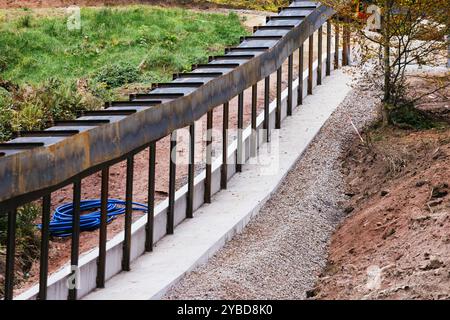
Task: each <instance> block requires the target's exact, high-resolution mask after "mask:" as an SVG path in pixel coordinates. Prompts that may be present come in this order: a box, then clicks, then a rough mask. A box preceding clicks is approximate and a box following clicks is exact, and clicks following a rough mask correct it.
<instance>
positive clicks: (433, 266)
mask: <svg viewBox="0 0 450 320" xmlns="http://www.w3.org/2000/svg"><path fill="white" fill-rule="evenodd" d="M443 266H444V263H443V262H442V261H440V260H438V259H433V260H431V261H430V262H429V263H428V264H427V265H426V266H425V267H423V268H422V270H425V271H427V270H436V269H439V268H441V267H443Z"/></svg>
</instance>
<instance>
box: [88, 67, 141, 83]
mask: <svg viewBox="0 0 450 320" xmlns="http://www.w3.org/2000/svg"><path fill="white" fill-rule="evenodd" d="M139 76H140V72H139V68H138V67H137V66H135V65H132V64H131V63H128V62H119V63H115V64H111V65H107V66H105V67H103V68H101V69H100V70H99V71H97V72H96V74H95V75H94V77H93V79H94V81H95V82H98V83H105V84H106V85H107V86H108V87H109V88H118V87H120V86H123V85H124V84H127V83H132V82H136V81H138V79H139Z"/></svg>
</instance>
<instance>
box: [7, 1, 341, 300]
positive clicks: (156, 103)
mask: <svg viewBox="0 0 450 320" xmlns="http://www.w3.org/2000/svg"><path fill="white" fill-rule="evenodd" d="M333 15H334V11H333V10H332V9H331V8H328V7H325V6H323V5H320V4H319V3H316V2H312V1H291V4H290V6H289V7H285V8H280V10H279V13H278V15H276V16H270V17H267V23H266V25H264V26H260V27H255V29H254V34H253V35H252V36H247V37H243V38H241V44H240V45H239V46H237V47H233V48H228V49H226V51H225V54H224V55H222V56H216V57H211V58H210V59H209V60H210V61H209V63H208V64H199V65H194V66H193V68H192V71H191V72H188V73H182V74H176V75H174V80H173V81H172V82H170V83H161V84H156V85H154V86H153V87H152V89H151V90H150V91H149V92H145V93H139V94H133V95H131V96H130V99H129V101H118V102H108V103H106V105H105V109H104V110H101V111H89V112H85V113H84V114H83V115H82V117H79V118H77V119H76V120H71V121H57V122H56V123H54V126H52V127H50V128H48V129H47V130H44V131H34V132H22V133H20V135H19V137H18V138H16V139H14V140H12V141H10V142H7V143H4V144H0V214H5V215H7V218H8V230H7V251H6V252H7V254H6V274H5V291H4V292H5V299H12V298H13V297H14V290H13V289H14V255H15V230H16V216H17V210H18V208H19V207H20V206H22V205H24V204H26V203H29V202H32V201H37V200H39V199H42V204H43V205H42V226H43V227H42V231H41V232H42V238H41V256H40V278H39V279H40V281H39V295H38V298H39V299H46V298H47V278H48V250H49V221H50V215H51V213H50V208H51V194H52V192H54V191H56V190H58V189H60V188H62V187H65V186H67V185H73V203H74V219H73V231H72V246H71V265H73V266H74V265H75V266H76V265H78V258H79V238H80V230H79V219H80V214H81V212H80V201H81V194H82V193H81V181H82V179H83V178H85V177H87V176H89V175H92V174H93V173H96V172H101V177H102V180H101V181H102V183H101V202H102V209H101V212H102V219H101V227H100V237H99V256H98V268H97V287H98V288H102V287H104V285H105V267H106V239H107V237H106V234H107V226H106V223H107V222H106V221H107V219H106V210H107V209H106V202H107V199H108V191H109V168H110V167H111V166H112V165H114V164H116V163H118V162H121V161H126V163H127V166H126V168H127V171H126V172H127V174H126V194H125V199H126V203H127V205H126V213H125V240H124V242H123V260H122V269H123V270H124V271H126V270H130V248H131V224H132V220H131V213H132V206H131V203H132V189H133V163H134V156H135V155H136V154H137V153H138V152H141V151H143V150H145V149H148V152H149V163H148V165H149V176H148V202H149V211H148V220H147V225H146V240H145V250H146V251H152V249H153V218H154V206H153V202H154V198H155V163H156V160H155V159H156V141H158V140H160V139H162V138H164V137H166V136H168V135H169V136H170V137H171V143H170V152H171V154H175V152H173V151H175V150H176V148H177V142H176V130H177V129H181V128H185V127H189V129H190V132H191V138H190V142H189V144H190V157H189V158H190V164H189V169H188V183H187V184H188V190H189V191H188V197H187V199H188V200H187V206H186V217H187V218H192V217H193V198H194V195H193V188H194V146H195V140H194V135H193V134H192V133H193V132H194V130H195V127H194V126H195V121H196V120H198V119H200V118H201V117H202V116H204V115H207V126H208V129H211V128H212V127H213V112H214V108H215V107H216V106H219V105H223V106H224V107H223V155H222V159H223V166H222V169H221V188H226V187H227V178H228V174H227V158H228V157H227V146H228V141H229V137H228V133H227V129H228V128H229V124H228V122H229V101H230V100H231V99H232V98H234V97H236V96H238V129H242V128H243V108H244V105H243V101H244V100H243V98H244V90H246V89H247V88H250V87H252V121H251V123H252V127H256V116H257V115H256V110H257V108H256V103H257V83H258V82H259V81H261V80H263V79H265V94H264V97H265V98H264V99H265V101H264V115H265V120H264V128H265V129H267V132H268V134H267V136H266V140H267V141H269V140H270V130H269V129H270V125H269V122H268V118H269V116H268V115H269V102H270V101H269V86H270V75H271V74H272V73H274V72H276V74H277V110H276V124H275V127H276V128H280V127H281V121H280V119H281V81H282V65H283V62H285V61H286V59H287V60H288V68H289V70H288V88H289V96H288V115H291V114H292V106H293V101H292V90H293V89H292V82H293V54H294V52H295V51H296V50H298V49H300V54H299V59H300V61H299V68H300V69H299V71H300V74H301V75H302V74H303V65H304V61H303V60H304V54H303V51H304V42H305V41H306V40H307V39H309V40H310V42H309V57H310V58H309V62H308V65H309V80H308V93H312V87H313V83H312V81H313V74H312V61H313V60H312V56H313V50H314V48H313V43H314V42H313V35H314V32H315V31H317V30H320V31H321V30H322V25H324V24H325V23H326V24H327V31H328V33H327V41H326V43H327V65H326V66H327V68H326V74H327V75H328V74H329V73H330V68H331V67H330V64H331V32H330V31H331V21H330V20H331V18H332V16H333ZM336 30H337V31H338V32H339V29H338V28H336ZM336 39H338V33H336ZM343 39H344V40H345V41H347V39H348V34H347V33H346V34H345V36H344V37H343ZM321 43H322V33H321V32H320V33H319V46H320V47H319V48H318V50H319V53H320V54H321V50H322V47H321ZM336 46H337V47H336V48H338V43H337V44H336ZM347 47H348V41H347V42H346V43H344V48H345V49H344V51H345V52H348V48H347ZM320 57H321V55H320ZM320 57H319V61H320ZM345 61H348V59H346V60H345ZM336 63H337V64H338V59H335V68H336V67H338V65H336ZM318 73H319V74H318V75H319V77H318V79H319V84H320V79H321V76H322V70H321V65H320V67H319V68H318ZM302 82H303V81H301V83H300V84H299V89H298V90H299V92H303V87H302V86H303V83H302ZM301 103H302V94H299V95H298V101H297V104H301ZM239 132H240V133H241V134H239ZM237 140H238V152H237V153H238V158H239V156H240V154H241V153H242V130H239V131H238V138H237ZM211 142H212V140H211V137H210V136H208V138H207V149H206V152H207V159H209V160H211ZM210 163H211V162H210V161H209V165H207V167H206V180H205V195H204V202H210V201H211V165H210ZM242 165H243V164H242V162H239V161H238V162H237V166H236V171H237V172H239V171H241V170H242ZM176 169H177V167H176V162H174V161H171V162H170V173H169V176H170V178H169V195H168V197H169V206H168V213H167V215H168V219H167V234H172V233H173V232H174V209H175V208H174V204H175V191H176V189H175V177H176ZM76 298H77V290H76V289H70V290H69V291H68V299H76Z"/></svg>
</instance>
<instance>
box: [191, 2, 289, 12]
mask: <svg viewBox="0 0 450 320" xmlns="http://www.w3.org/2000/svg"><path fill="white" fill-rule="evenodd" d="M199 2H205V1H202V0H199ZM207 2H210V3H214V4H218V5H221V6H226V7H229V8H241V9H251V10H266V11H273V12H276V11H277V10H278V7H282V6H288V5H289V1H288V0H207Z"/></svg>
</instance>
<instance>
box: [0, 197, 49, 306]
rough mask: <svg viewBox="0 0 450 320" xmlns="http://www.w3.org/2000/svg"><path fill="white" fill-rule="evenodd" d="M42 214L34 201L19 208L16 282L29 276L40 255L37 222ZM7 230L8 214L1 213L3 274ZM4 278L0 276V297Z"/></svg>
mask: <svg viewBox="0 0 450 320" xmlns="http://www.w3.org/2000/svg"><path fill="white" fill-rule="evenodd" d="M40 214H41V209H40V207H39V206H38V205H36V204H33V203H30V204H27V205H25V206H23V207H21V208H19V209H18V210H17V218H16V219H17V220H16V259H15V266H16V267H15V282H20V281H22V280H23V279H24V278H27V277H28V276H29V272H30V270H31V267H32V264H33V261H34V260H35V259H36V258H37V257H38V255H39V236H38V233H37V228H36V224H35V223H36V219H37V218H38V217H39V216H40ZM7 230H8V216H7V215H0V272H1V274H2V275H3V274H4V271H5V259H4V257H5V253H6V248H5V246H6V236H7V234H6V233H7ZM2 280H3V278H0V297H1V296H2V295H3V289H4V285H3V283H2V282H3V281H2Z"/></svg>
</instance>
